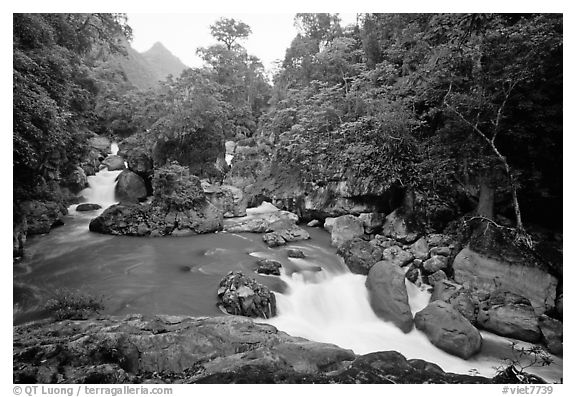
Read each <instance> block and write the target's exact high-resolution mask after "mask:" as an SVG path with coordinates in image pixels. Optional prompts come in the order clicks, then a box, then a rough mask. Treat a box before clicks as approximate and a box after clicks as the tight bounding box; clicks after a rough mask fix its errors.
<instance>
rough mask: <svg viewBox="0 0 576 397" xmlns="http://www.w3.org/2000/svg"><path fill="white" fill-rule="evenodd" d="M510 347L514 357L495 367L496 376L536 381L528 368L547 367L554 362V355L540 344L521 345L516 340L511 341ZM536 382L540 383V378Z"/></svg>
mask: <svg viewBox="0 0 576 397" xmlns="http://www.w3.org/2000/svg"><path fill="white" fill-rule="evenodd" d="M510 349H511V350H512V357H509V358H506V359H505V360H503V363H502V364H501V365H500V366H498V367H496V368H494V369H495V370H496V377H503V378H505V379H508V378H510V377H513V378H514V379H515V380H516V381H517V383H534V376H533V375H531V374H530V373H528V372H526V370H527V369H529V368H533V367H547V366H550V365H551V364H552V363H553V360H552V356H551V355H550V354H549V353H548V352H547V351H546V350H545V349H544V348H543V347H542V346H539V345H530V346H528V347H519V346H518V344H517V343H516V342H511V344H510ZM508 383H510V382H508ZM536 383H540V382H538V379H536Z"/></svg>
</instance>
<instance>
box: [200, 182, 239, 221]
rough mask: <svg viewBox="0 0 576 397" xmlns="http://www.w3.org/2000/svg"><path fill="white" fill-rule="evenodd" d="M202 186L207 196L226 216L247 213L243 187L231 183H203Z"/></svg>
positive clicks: (231, 216)
mask: <svg viewBox="0 0 576 397" xmlns="http://www.w3.org/2000/svg"><path fill="white" fill-rule="evenodd" d="M202 188H203V189H204V194H206V198H207V199H208V201H210V202H211V203H212V204H214V205H215V206H216V207H218V208H220V209H221V210H222V212H223V213H224V218H233V217H239V216H245V215H246V207H247V205H248V201H247V199H246V198H245V197H244V193H243V192H242V189H239V188H237V187H234V186H229V185H221V186H217V185H211V184H209V183H203V185H202Z"/></svg>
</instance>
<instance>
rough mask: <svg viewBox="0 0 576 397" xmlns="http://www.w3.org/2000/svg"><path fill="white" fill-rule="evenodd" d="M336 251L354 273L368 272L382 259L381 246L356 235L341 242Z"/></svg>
mask: <svg viewBox="0 0 576 397" xmlns="http://www.w3.org/2000/svg"><path fill="white" fill-rule="evenodd" d="M337 253H338V255H340V256H341V257H342V258H343V259H344V263H346V266H348V268H349V269H350V271H351V272H352V273H356V274H368V272H369V271H370V268H371V267H372V266H374V264H375V263H376V262H378V261H380V260H381V259H382V248H380V247H378V246H374V245H372V244H370V242H368V241H366V240H363V239H361V238H358V237H356V238H354V239H352V240H348V241H346V242H345V243H344V244H342V245H341V246H340V247H339V248H338V251H337Z"/></svg>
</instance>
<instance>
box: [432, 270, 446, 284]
mask: <svg viewBox="0 0 576 397" xmlns="http://www.w3.org/2000/svg"><path fill="white" fill-rule="evenodd" d="M447 279H448V276H446V273H444V271H443V270H438V271H435V272H434V273H432V274H430V275H428V284H430V285H432V286H434V285H436V283H437V282H439V281H442V280H447Z"/></svg>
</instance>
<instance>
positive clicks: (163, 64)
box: [141, 42, 186, 79]
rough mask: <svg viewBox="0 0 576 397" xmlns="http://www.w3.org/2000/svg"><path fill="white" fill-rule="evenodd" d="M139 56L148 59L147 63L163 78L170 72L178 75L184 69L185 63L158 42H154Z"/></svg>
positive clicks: (175, 75)
mask: <svg viewBox="0 0 576 397" xmlns="http://www.w3.org/2000/svg"><path fill="white" fill-rule="evenodd" d="M141 56H142V57H143V58H144V59H145V60H146V61H148V64H149V65H150V66H151V68H152V70H153V71H154V72H155V73H156V74H157V75H158V76H159V77H160V79H165V78H166V77H168V75H170V74H171V75H173V76H174V77H178V76H180V73H182V71H183V70H184V69H186V65H184V64H183V63H182V61H180V59H179V58H177V57H176V56H174V55H173V54H172V53H171V52H170V51H169V50H168V49H167V48H166V47H164V46H163V45H162V43H160V42H156V43H154V45H153V46H152V47H151V48H150V49H149V50H148V51H146V52H143V53H142V54H141Z"/></svg>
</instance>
